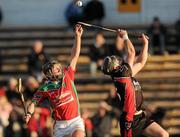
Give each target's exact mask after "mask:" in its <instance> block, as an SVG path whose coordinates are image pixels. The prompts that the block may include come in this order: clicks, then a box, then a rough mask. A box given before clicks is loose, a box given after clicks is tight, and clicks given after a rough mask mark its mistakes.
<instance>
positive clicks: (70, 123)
mask: <svg viewBox="0 0 180 137" xmlns="http://www.w3.org/2000/svg"><path fill="white" fill-rule="evenodd" d="M76 130H82V131H84V132H85V128H84V122H83V120H82V118H81V117H80V116H78V117H76V118H73V119H71V120H65V121H56V123H55V126H54V137H63V136H67V135H69V136H72V134H73V132H74V131H76Z"/></svg>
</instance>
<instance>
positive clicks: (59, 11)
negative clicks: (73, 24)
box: [0, 0, 180, 26]
mask: <svg viewBox="0 0 180 137" xmlns="http://www.w3.org/2000/svg"><path fill="white" fill-rule="evenodd" d="M69 1H70V0H0V6H1V8H2V10H3V13H4V20H3V23H2V25H4V26H9V25H62V26H65V25H66V21H65V18H64V10H65V7H66V6H67V4H68V3H69ZM82 1H83V3H84V4H85V3H86V2H87V1H88V0H82ZM101 1H103V3H104V4H105V8H106V18H105V19H104V21H103V24H104V25H124V24H126V25H132V24H133V25H134V24H149V23H150V22H151V21H152V18H153V17H154V16H159V17H160V19H161V20H162V21H163V22H164V23H167V24H173V23H174V22H175V21H176V20H177V19H178V17H180V1H179V0H142V4H141V12H138V13H122V12H119V11H118V10H117V7H118V0H101Z"/></svg>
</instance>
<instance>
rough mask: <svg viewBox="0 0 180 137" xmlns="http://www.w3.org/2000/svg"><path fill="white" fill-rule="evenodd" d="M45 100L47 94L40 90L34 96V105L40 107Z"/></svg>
mask: <svg viewBox="0 0 180 137" xmlns="http://www.w3.org/2000/svg"><path fill="white" fill-rule="evenodd" d="M45 99H46V96H45V92H43V91H39V90H38V91H36V93H35V94H34V96H33V98H32V103H34V104H35V105H39V104H41V103H42V102H43V101H44V100H45Z"/></svg>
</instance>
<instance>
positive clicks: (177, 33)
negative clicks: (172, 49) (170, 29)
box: [175, 18, 180, 53]
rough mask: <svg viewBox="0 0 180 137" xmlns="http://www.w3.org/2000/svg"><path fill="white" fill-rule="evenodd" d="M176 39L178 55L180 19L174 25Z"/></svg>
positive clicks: (179, 48) (179, 51) (179, 47)
mask: <svg viewBox="0 0 180 137" xmlns="http://www.w3.org/2000/svg"><path fill="white" fill-rule="evenodd" d="M175 30H176V39H177V52H178V53H180V18H179V19H178V20H177V22H176V24H175Z"/></svg>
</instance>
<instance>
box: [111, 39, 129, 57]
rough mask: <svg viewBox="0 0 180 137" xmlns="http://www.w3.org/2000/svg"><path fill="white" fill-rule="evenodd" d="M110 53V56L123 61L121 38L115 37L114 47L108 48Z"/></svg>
mask: <svg viewBox="0 0 180 137" xmlns="http://www.w3.org/2000/svg"><path fill="white" fill-rule="evenodd" d="M110 52H111V53H110V54H111V55H117V56H119V57H121V58H123V59H125V58H126V55H125V51H124V40H123V39H122V38H121V37H116V40H115V46H114V45H112V46H110Z"/></svg>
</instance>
